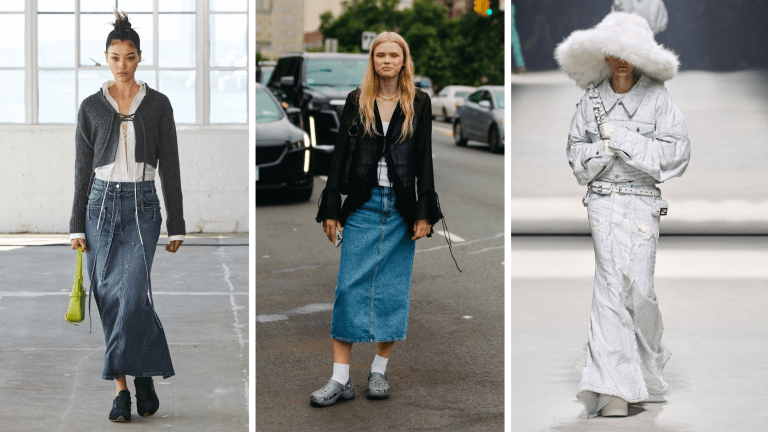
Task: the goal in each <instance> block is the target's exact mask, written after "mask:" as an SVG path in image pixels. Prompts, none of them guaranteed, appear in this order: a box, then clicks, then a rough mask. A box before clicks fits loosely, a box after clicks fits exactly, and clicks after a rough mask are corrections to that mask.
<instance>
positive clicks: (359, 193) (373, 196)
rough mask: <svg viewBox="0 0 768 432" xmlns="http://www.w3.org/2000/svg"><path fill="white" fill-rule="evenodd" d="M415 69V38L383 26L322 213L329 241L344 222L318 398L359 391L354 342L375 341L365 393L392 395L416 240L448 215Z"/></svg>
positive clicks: (322, 401)
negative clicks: (327, 363)
mask: <svg viewBox="0 0 768 432" xmlns="http://www.w3.org/2000/svg"><path fill="white" fill-rule="evenodd" d="M413 75H414V68H413V61H412V60H411V53H410V50H409V49H408V44H407V43H406V42H405V40H403V38H402V37H401V36H400V35H398V34H397V33H394V32H383V33H381V34H379V35H378V36H377V37H376V39H375V40H374V41H373V44H372V46H371V50H370V55H369V59H368V69H367V71H366V73H365V76H364V78H363V83H362V86H361V88H360V89H358V90H355V91H352V92H351V93H349V95H348V96H347V100H346V104H345V105H344V111H343V113H342V116H341V126H340V127H339V133H338V137H337V140H336V148H335V151H334V153H333V157H332V160H331V166H330V169H329V173H328V181H327V183H326V187H325V190H323V193H322V197H321V201H320V206H319V207H320V208H319V210H318V213H317V217H316V220H317V222H322V223H323V230H324V231H325V234H326V236H327V237H328V240H330V241H331V242H332V243H333V242H334V241H335V239H336V235H337V230H338V231H339V232H341V231H342V230H343V234H344V236H343V243H342V244H341V260H340V263H339V273H338V279H337V285H336V298H335V301H334V305H333V320H332V323H331V338H333V358H334V364H333V376H332V377H331V379H330V380H328V382H327V383H326V384H325V386H323V387H322V388H320V389H319V390H317V391H315V392H313V393H312V394H311V396H310V403H311V404H312V405H314V406H328V405H332V404H334V403H336V402H337V401H338V400H339V399H352V398H353V397H354V396H355V389H354V388H353V387H352V381H351V380H350V378H349V354H350V351H351V350H352V344H353V343H355V342H376V343H378V350H377V355H376V357H375V358H374V360H373V364H372V366H371V371H370V373H369V374H368V387H367V390H366V396H367V397H368V399H385V398H387V397H389V393H390V391H389V385H388V384H387V380H386V365H387V361H388V359H389V355H390V353H391V352H392V347H393V346H394V344H395V341H402V340H405V335H406V330H407V328H408V306H409V296H410V288H411V272H412V269H413V256H414V252H415V244H416V243H415V240H418V239H420V238H422V237H425V236H428V235H430V234H431V232H432V225H434V224H435V223H436V222H437V221H438V220H440V219H441V218H442V213H441V211H440V207H439V204H438V199H437V193H436V192H435V183H434V176H433V171H432V116H431V113H432V106H431V105H432V104H431V101H430V98H429V96H428V95H427V94H426V93H424V92H422V91H421V90H418V89H416V88H415V86H414V82H413ZM351 142H354V143H355V144H354V148H352V147H353V145H351V144H350V143H351ZM345 180H347V181H345ZM342 193H343V194H346V195H347V198H346V200H345V201H344V203H343V205H342V201H341V194H342Z"/></svg>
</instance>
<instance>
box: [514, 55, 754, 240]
mask: <svg viewBox="0 0 768 432" xmlns="http://www.w3.org/2000/svg"><path fill="white" fill-rule="evenodd" d="M511 79H512V89H511V94H512V98H511V99H512V102H511V112H512V121H511V126H510V129H511V132H510V133H509V135H508V136H507V141H508V142H509V146H510V147H509V149H510V150H511V151H512V179H513V187H512V195H511V198H512V232H513V233H557V234H559V233H584V234H589V232H590V231H589V226H588V224H587V217H586V214H587V212H586V210H585V209H584V207H582V204H581V197H583V196H584V193H585V191H586V188H585V187H584V186H579V185H578V183H577V182H576V178H575V177H574V176H573V173H572V171H571V169H570V167H569V166H568V160H567V159H566V155H565V147H566V143H567V138H568V130H569V128H570V124H571V119H572V118H573V114H574V112H575V110H576V103H577V102H579V101H580V100H581V97H582V96H583V95H584V91H583V90H581V89H579V88H578V87H577V86H576V84H575V83H574V82H573V81H572V80H570V79H568V77H567V76H566V75H565V74H564V73H563V72H539V73H529V74H527V75H512V76H511ZM666 88H667V90H668V91H669V94H670V96H671V97H672V100H673V101H674V102H675V104H676V105H677V107H678V108H679V109H680V111H681V112H682V113H683V116H684V117H685V122H686V125H687V127H688V134H689V137H690V140H691V162H690V165H689V166H688V169H687V171H686V172H685V174H684V175H683V176H682V177H680V178H673V179H671V180H670V181H668V182H666V183H664V184H661V185H659V187H660V188H661V190H662V196H663V197H664V199H666V200H667V201H668V202H669V214H668V216H665V217H664V218H662V220H661V233H662V234H670V233H676V234H768V123H767V122H766V121H765V119H766V118H768V70H765V69H753V70H745V71H739V72H728V73H716V72H704V71H684V72H680V73H679V74H678V76H676V77H674V78H672V79H671V80H669V81H667V83H666Z"/></svg>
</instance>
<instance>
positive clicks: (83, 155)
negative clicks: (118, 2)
mask: <svg viewBox="0 0 768 432" xmlns="http://www.w3.org/2000/svg"><path fill="white" fill-rule="evenodd" d="M115 15H116V16H117V19H116V21H115V23H114V30H112V31H111V32H110V33H109V35H108V36H107V43H106V51H105V52H104V55H105V56H106V59H107V64H108V65H109V69H110V72H112V75H113V76H114V80H110V81H107V82H105V83H104V84H103V85H102V87H101V89H100V90H99V91H97V92H96V93H94V94H93V95H91V96H89V97H88V98H86V99H85V100H84V101H83V103H82V104H81V105H80V111H79V112H78V115H77V131H76V136H75V149H76V158H75V196H74V201H73V205H72V216H71V218H70V222H69V232H70V239H71V242H72V249H75V250H76V249H77V248H78V247H81V248H82V249H83V252H87V271H88V274H89V276H90V287H91V289H90V292H91V293H93V297H95V301H96V306H97V308H98V310H99V316H100V317H101V324H102V328H103V330H104V341H105V343H106V352H105V354H104V369H103V373H102V379H105V380H114V381H115V393H116V397H115V399H114V401H113V403H112V410H111V412H110V413H109V419H110V420H111V421H116V422H127V421H131V394H130V392H129V391H128V387H127V385H126V380H125V377H126V375H130V376H133V377H134V385H135V389H136V411H137V412H138V414H139V415H140V416H150V415H153V414H154V413H155V412H157V410H158V408H159V406H160V401H159V400H158V398H157V394H156V393H155V389H154V384H153V381H152V377H153V376H162V377H163V378H169V377H171V376H173V375H174V371H173V364H172V363H171V355H170V352H169V350H168V342H167V341H166V339H165V332H164V330H163V326H162V324H161V323H160V319H159V318H158V316H157V314H156V313H155V305H154V300H153V298H152V284H151V281H150V272H151V270H152V261H153V259H154V256H155V248H156V245H157V241H158V237H159V235H160V226H161V223H162V216H161V214H160V200H159V198H158V196H157V193H156V190H155V184H154V178H155V170H158V171H159V172H158V174H159V175H160V179H161V181H162V187H163V197H164V201H165V205H166V213H167V215H168V221H167V222H166V228H167V230H168V236H169V243H168V244H167V245H166V247H165V250H166V251H168V252H174V253H175V252H176V251H177V250H178V249H179V247H180V246H181V243H182V242H183V241H184V236H185V234H186V231H185V227H184V215H183V207H182V195H181V180H180V175H179V154H178V145H177V142H176V125H175V123H174V120H173V108H171V103H170V101H169V100H168V98H167V97H166V96H165V95H163V94H161V93H159V92H157V91H155V90H153V89H151V88H150V87H149V86H148V85H146V84H145V83H143V82H141V81H136V79H135V78H134V74H135V72H136V68H137V67H138V64H139V62H140V61H141V40H140V39H139V34H138V33H136V31H135V30H134V29H133V28H132V27H131V23H130V21H128V17H127V16H126V15H125V14H124V13H118V12H117V11H115ZM88 310H89V312H90V298H89V305H88Z"/></svg>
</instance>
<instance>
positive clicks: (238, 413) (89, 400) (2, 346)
mask: <svg viewBox="0 0 768 432" xmlns="http://www.w3.org/2000/svg"><path fill="white" fill-rule="evenodd" d="M166 243H167V238H165V237H161V238H160V242H159V243H158V248H157V253H156V255H155V260H154V264H153V268H152V288H153V297H154V300H155V302H156V308H155V309H156V311H157V314H158V316H159V317H160V319H161V320H162V324H163V327H164V329H165V333H166V338H167V340H168V346H169V348H170V352H171V358H172V361H173V367H174V371H175V372H176V375H175V376H173V377H171V378H169V379H167V380H164V379H162V377H155V379H154V383H155V390H156V392H157V395H158V398H159V399H160V408H159V410H158V411H157V413H156V414H155V415H154V416H151V417H139V415H138V414H137V413H136V405H135V402H136V398H135V391H134V384H133V377H127V384H128V389H129V391H130V392H131V402H132V404H133V408H132V419H131V424H130V425H128V428H130V429H131V430H136V431H150V430H151V431H156V430H160V429H162V430H182V431H213V432H223V431H227V432H228V431H243V430H247V429H248V401H249V394H248V386H249V384H248V382H249V379H250V378H249V377H250V376H249V373H248V361H249V360H248V352H249V350H248V337H249V328H248V310H249V308H248V249H249V248H248V237H247V235H242V234H240V235H238V234H233V235H224V236H216V235H193V234H190V235H187V238H186V240H185V241H184V244H183V246H182V247H181V248H180V249H179V250H178V252H176V253H175V254H170V253H167V252H165V251H164V250H163V249H164V247H165V244H166ZM69 244H70V242H69V236H68V235H66V234H63V235H43V234H40V235H21V236H18V235H0V329H2V336H0V432H11V431H13V432H39V431H61V432H69V431H82V432H86V431H94V432H96V431H98V432H101V431H105V430H112V429H121V428H122V426H121V425H120V424H117V423H111V422H110V421H109V420H108V418H107V417H108V415H109V412H110V409H111V408H112V400H113V399H114V397H115V384H114V381H105V380H102V379H101V375H102V367H103V364H104V334H103V332H102V327H101V321H100V320H99V313H98V309H97V307H96V304H95V301H94V302H93V304H92V305H91V307H92V310H91V312H92V318H93V333H92V334H89V333H88V328H89V321H88V315H87V313H86V317H85V321H84V322H83V323H80V324H79V326H77V327H75V326H73V325H71V324H69V323H67V322H66V321H65V320H64V314H65V312H66V311H67V305H68V304H69V293H70V292H71V291H72V281H73V276H74V273H75V261H76V257H77V253H76V252H75V251H73V250H71V249H70V247H69ZM85 255H86V254H84V256H83V261H84V263H85V259H86V257H85ZM84 267H85V265H84ZM86 273H87V272H86ZM83 278H84V287H85V289H86V291H87V290H88V286H89V281H88V276H87V275H84V277H83ZM86 306H87V304H86ZM86 312H87V311H86ZM166 428H170V429H166Z"/></svg>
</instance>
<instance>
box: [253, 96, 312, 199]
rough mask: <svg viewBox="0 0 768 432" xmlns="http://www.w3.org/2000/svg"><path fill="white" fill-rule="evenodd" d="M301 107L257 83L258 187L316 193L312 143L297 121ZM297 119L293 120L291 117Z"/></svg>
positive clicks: (305, 195)
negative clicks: (286, 103)
mask: <svg viewBox="0 0 768 432" xmlns="http://www.w3.org/2000/svg"><path fill="white" fill-rule="evenodd" d="M300 115H301V112H300V110H299V109H298V108H288V109H287V110H286V109H284V108H283V107H282V106H281V105H280V101H278V100H277V98H276V97H275V96H274V95H273V94H272V93H271V92H270V91H269V90H268V89H267V88H266V87H264V86H263V85H261V84H259V83H256V163H255V171H256V191H257V192H258V191H267V190H272V191H284V192H286V193H289V194H294V195H296V196H297V197H298V198H299V199H301V200H303V201H306V200H308V199H309V198H310V197H311V196H312V187H313V185H314V175H313V172H312V166H313V161H312V159H313V158H312V143H311V142H310V139H309V135H307V133H306V132H304V131H303V130H302V129H301V128H300V127H298V126H296V124H294V122H295V123H298V122H299V120H300V119H299V116H300ZM291 119H293V122H292V121H291Z"/></svg>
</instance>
